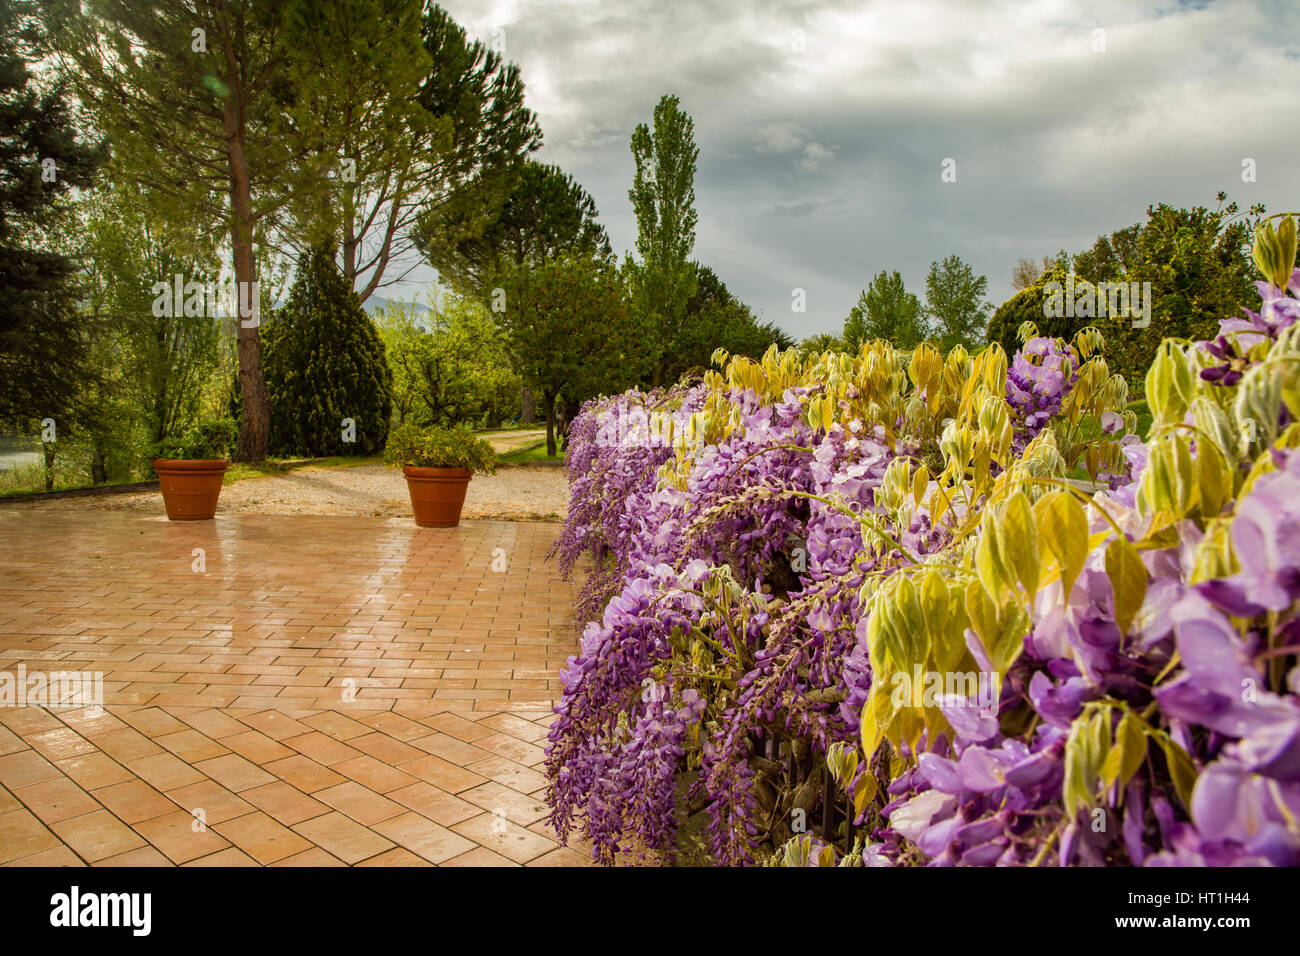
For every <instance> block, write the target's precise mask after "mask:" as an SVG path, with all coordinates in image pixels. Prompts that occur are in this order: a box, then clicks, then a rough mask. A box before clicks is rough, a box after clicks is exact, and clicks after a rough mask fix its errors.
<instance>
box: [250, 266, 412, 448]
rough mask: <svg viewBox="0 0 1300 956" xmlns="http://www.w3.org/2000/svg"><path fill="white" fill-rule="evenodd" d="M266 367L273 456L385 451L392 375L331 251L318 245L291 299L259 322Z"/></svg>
mask: <svg viewBox="0 0 1300 956" xmlns="http://www.w3.org/2000/svg"><path fill="white" fill-rule="evenodd" d="M262 369H263V374H264V375H265V377H266V387H267V391H268V392H269V393H270V396H271V441H270V454H271V455H272V456H275V457H285V456H293V455H310V456H312V457H321V456H325V455H374V454H377V453H379V452H380V451H382V450H383V447H384V442H385V441H386V439H387V438H388V423H389V418H390V415H391V413H392V372H391V371H390V370H389V367H388V360H387V356H386V355H385V353H384V343H383V341H382V340H381V339H380V338H379V332H378V330H377V329H376V328H375V324H374V322H373V321H371V319H370V316H368V315H366V313H365V310H364V309H362V308H361V302H360V300H359V299H358V298H357V294H356V293H355V292H353V291H352V289H351V288H350V287H349V286H348V283H347V280H345V279H344V278H343V276H342V275H341V274H340V273H339V271H338V269H337V268H336V267H335V265H334V254H333V250H331V249H326V248H318V249H314V250H312V252H311V253H310V254H309V255H308V256H307V257H306V259H305V261H303V262H300V264H299V272H298V277H297V278H296V279H295V280H294V284H293V288H291V289H290V290H289V299H288V301H287V302H286V303H285V305H284V307H283V308H281V309H278V310H277V311H276V312H275V314H274V315H273V317H272V319H271V321H269V322H267V323H266V324H264V325H263V327H262ZM349 421H350V422H351V425H350V426H349ZM349 439H351V440H349Z"/></svg>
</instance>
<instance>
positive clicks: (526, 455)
mask: <svg viewBox="0 0 1300 956" xmlns="http://www.w3.org/2000/svg"><path fill="white" fill-rule="evenodd" d="M497 461H499V462H501V464H503V465H525V464H528V463H530V462H544V463H546V464H550V465H559V464H563V463H564V454H563V453H562V452H557V454H556V456H555V457H554V458H548V457H547V455H546V442H545V441H539V442H536V443H535V444H532V445H525V446H524V447H523V448H516V449H515V450H514V451H511V452H506V453H505V454H504V455H498V456H497Z"/></svg>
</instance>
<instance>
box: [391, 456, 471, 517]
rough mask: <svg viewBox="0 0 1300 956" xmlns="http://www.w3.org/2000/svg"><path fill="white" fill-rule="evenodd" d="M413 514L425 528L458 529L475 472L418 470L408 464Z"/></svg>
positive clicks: (460, 469)
mask: <svg viewBox="0 0 1300 956" xmlns="http://www.w3.org/2000/svg"><path fill="white" fill-rule="evenodd" d="M402 474H403V475H405V476H406V487H407V489H408V490H409V491H410V492H411V511H413V512H414V513H415V523H416V524H417V525H419V526H420V527H421V528H454V527H456V525H458V524H460V509H461V508H462V507H464V505H465V489H466V488H468V487H469V480H470V478H471V477H472V476H473V474H474V473H473V472H472V471H470V470H469V469H468V468H417V467H416V466H414V465H404V466H403V467H402Z"/></svg>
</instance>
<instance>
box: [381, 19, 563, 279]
mask: <svg viewBox="0 0 1300 956" xmlns="http://www.w3.org/2000/svg"><path fill="white" fill-rule="evenodd" d="M424 44H425V49H427V50H428V51H429V54H430V56H431V57H432V60H433V70H432V72H431V73H430V74H429V76H428V77H427V79H426V80H425V81H424V84H423V86H422V87H421V89H420V95H419V102H420V105H421V106H423V107H424V108H425V109H426V110H427V111H428V112H429V113H430V114H431V115H432V116H434V117H435V118H436V119H438V120H450V123H451V127H450V133H451V141H450V145H449V148H448V149H447V150H446V151H445V152H444V153H442V154H441V155H439V156H438V158H437V161H436V162H435V163H434V164H433V165H432V167H431V168H430V169H429V175H430V186H431V188H430V189H429V191H428V192H427V193H426V194H425V195H424V196H423V197H422V198H421V201H420V203H419V206H418V208H417V209H415V210H414V213H413V217H412V218H411V219H410V220H409V221H410V223H411V228H410V229H409V230H407V231H408V234H409V238H410V242H411V243H412V244H413V245H414V246H415V247H416V248H418V249H419V251H420V252H421V253H422V254H423V255H424V257H425V258H426V259H427V260H428V261H429V262H430V263H432V264H433V266H434V267H435V268H436V269H438V271H439V273H440V274H444V273H445V277H446V279H447V281H448V282H449V283H450V284H452V285H453V286H455V287H456V288H458V289H459V290H460V291H461V292H463V293H465V294H477V293H478V291H479V289H478V285H477V283H476V280H481V278H482V275H481V274H479V273H477V272H476V271H475V270H479V269H482V268H483V267H482V264H481V262H479V261H478V260H477V259H476V258H475V257H474V253H476V252H477V251H478V249H479V247H478V246H477V245H475V243H476V242H477V241H478V240H481V239H482V238H483V235H484V232H485V231H486V230H488V229H489V228H490V227H491V226H492V225H493V224H494V223H496V222H498V221H499V220H500V218H501V216H502V214H503V209H504V207H505V205H506V203H507V202H508V200H509V199H510V197H512V196H513V195H514V192H515V188H516V184H517V183H518V181H519V178H520V176H521V175H523V174H524V173H525V171H526V163H527V160H528V156H529V154H530V153H532V152H534V151H535V150H536V149H537V148H538V147H539V146H540V145H541V142H542V133H541V129H540V128H539V127H538V125H537V120H536V117H535V116H534V115H533V113H532V112H531V111H530V110H528V109H527V108H525V106H524V84H523V81H522V80H521V79H520V77H519V68H518V67H517V66H515V65H514V64H508V63H506V62H505V61H504V60H502V58H501V56H500V55H499V54H498V53H496V52H495V51H492V50H489V49H488V48H487V47H485V46H484V45H483V44H482V43H481V42H480V41H478V40H474V41H472V42H471V41H470V40H469V39H468V37H467V36H466V34H465V31H464V30H463V29H462V28H461V27H460V26H459V25H458V24H457V23H456V22H455V21H454V20H452V18H451V17H450V16H449V15H448V14H447V12H446V11H445V10H443V9H442V8H441V7H439V6H438V5H437V4H434V5H432V6H431V7H430V9H429V13H428V14H427V15H426V17H425V21H424ZM524 195H528V190H525V193H524ZM521 214H523V210H522V209H516V213H515V219H516V220H517V219H518V218H519V217H520V215H521ZM507 231H508V230H507ZM498 238H499V237H498ZM486 241H487V245H488V246H489V247H490V246H492V245H493V242H492V240H491V239H488V240H486ZM462 253H463V254H464V257H463V258H462ZM467 261H468V262H470V263H471V264H472V268H471V269H470V271H471V272H472V273H474V278H469V277H467V276H465V275H464V272H465V270H466V263H467Z"/></svg>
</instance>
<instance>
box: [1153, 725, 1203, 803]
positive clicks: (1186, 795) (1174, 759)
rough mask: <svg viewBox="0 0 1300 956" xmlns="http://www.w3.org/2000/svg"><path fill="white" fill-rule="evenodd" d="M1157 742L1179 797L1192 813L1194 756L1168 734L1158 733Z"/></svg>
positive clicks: (1194, 784)
mask: <svg viewBox="0 0 1300 956" xmlns="http://www.w3.org/2000/svg"><path fill="white" fill-rule="evenodd" d="M1156 742H1157V743H1158V744H1160V749H1161V750H1163V751H1164V754H1165V760H1166V761H1167V762H1168V764H1169V776H1170V777H1171V778H1172V780H1173V782H1174V789H1175V790H1176V791H1178V799H1179V800H1181V801H1182V802H1183V806H1184V807H1185V808H1186V809H1187V811H1188V812H1189V813H1190V812H1191V809H1192V788H1193V787H1195V786H1196V765H1195V764H1194V763H1192V758H1191V757H1189V756H1187V751H1186V750H1184V749H1183V748H1182V747H1180V746H1178V744H1176V743H1174V741H1173V739H1172V738H1170V736H1169V735H1168V734H1166V733H1157V734H1156Z"/></svg>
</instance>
